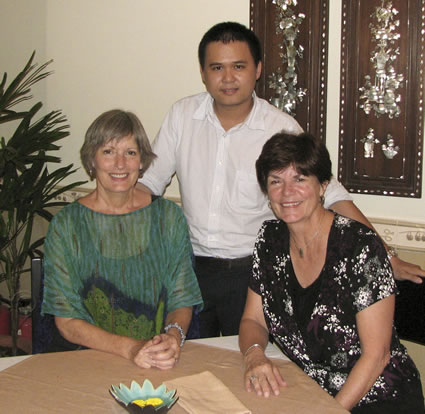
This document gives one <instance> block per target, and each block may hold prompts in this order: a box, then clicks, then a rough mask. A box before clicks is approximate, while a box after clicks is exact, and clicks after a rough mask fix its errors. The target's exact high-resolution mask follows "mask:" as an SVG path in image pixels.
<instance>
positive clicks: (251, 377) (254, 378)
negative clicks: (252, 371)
mask: <svg viewBox="0 0 425 414" xmlns="http://www.w3.org/2000/svg"><path fill="white" fill-rule="evenodd" d="M256 379H258V377H257V376H256V375H251V376H250V377H249V380H250V381H251V382H253V381H254V380H256Z"/></svg>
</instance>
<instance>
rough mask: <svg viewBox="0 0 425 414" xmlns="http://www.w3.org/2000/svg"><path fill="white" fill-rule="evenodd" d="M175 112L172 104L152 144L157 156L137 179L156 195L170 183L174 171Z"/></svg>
mask: <svg viewBox="0 0 425 414" xmlns="http://www.w3.org/2000/svg"><path fill="white" fill-rule="evenodd" d="M176 112H177V108H176V105H173V107H172V108H171V109H170V111H169V112H168V114H167V116H166V117H165V120H164V122H163V123H162V126H161V129H160V130H159V132H158V134H157V136H156V137H155V140H154V142H153V144H152V150H153V152H154V153H155V154H156V156H157V158H155V159H154V160H153V162H152V164H151V165H150V167H149V168H148V170H147V171H146V172H145V173H144V175H143V177H142V178H141V179H140V180H139V182H141V183H142V184H144V185H146V186H147V187H148V188H150V189H151V190H152V192H153V193H154V194H156V195H162V194H163V193H164V191H165V187H166V186H167V185H168V184H169V183H170V181H171V178H172V176H173V174H174V173H175V172H176V145H177V140H178V132H177V119H176V117H177V114H176ZM177 118H178V117H177Z"/></svg>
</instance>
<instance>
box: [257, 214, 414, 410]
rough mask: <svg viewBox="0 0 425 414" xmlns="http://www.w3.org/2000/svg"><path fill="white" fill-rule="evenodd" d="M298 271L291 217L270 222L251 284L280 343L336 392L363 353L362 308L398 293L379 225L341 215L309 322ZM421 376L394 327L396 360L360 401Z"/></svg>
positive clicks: (385, 395)
mask: <svg viewBox="0 0 425 414" xmlns="http://www.w3.org/2000/svg"><path fill="white" fill-rule="evenodd" d="M294 278H295V280H296V276H295V273H294V269H293V266H292V262H291V257H290V254H289V231H288V228H287V226H286V224H285V223H284V222H283V221H281V220H269V221H266V222H264V223H263V226H262V227H261V229H260V231H259V233H258V236H257V240H256V245H255V249H254V264H253V274H252V277H251V281H250V288H251V289H252V290H253V291H254V292H256V293H258V294H259V295H260V296H261V297H262V304H263V310H264V316H265V320H266V323H267V326H268V329H269V332H270V334H271V336H272V337H273V339H274V341H275V342H276V344H277V345H278V346H279V347H280V349H281V350H282V351H283V352H284V353H285V354H286V355H287V356H288V357H289V358H290V359H291V360H292V361H294V362H295V363H296V364H297V365H298V366H299V367H301V368H302V369H303V370H304V371H305V372H306V373H307V374H308V375H309V376H310V377H311V378H313V379H314V380H315V381H316V382H317V383H318V384H319V385H320V386H321V387H322V388H323V389H325V390H326V391H327V392H328V393H329V394H331V395H332V396H335V395H336V394H337V393H338V391H339V390H340V389H341V387H342V386H343V385H344V383H345V381H346V379H347V377H348V375H349V373H350V371H351V369H352V368H353V366H354V365H355V364H356V362H357V360H358V359H359V358H360V355H361V348H360V339H359V335H358V332H357V328H356V314H357V312H360V311H361V310H363V309H365V308H367V307H368V306H371V305H372V304H374V303H376V302H377V301H379V300H381V299H384V298H386V297H388V296H390V295H392V294H395V292H396V286H395V282H394V278H393V274H392V268H391V264H390V262H389V260H388V258H387V254H386V251H385V249H384V247H383V245H382V243H381V241H380V239H379V237H378V236H377V235H376V233H375V232H374V231H372V230H371V229H369V228H368V227H366V226H364V225H363V224H361V223H358V222H356V221H353V220H351V219H348V218H346V217H343V216H340V215H338V214H335V216H334V220H333V224H332V227H331V231H330V234H329V239H328V246H327V253H326V260H325V264H324V267H323V269H322V271H321V274H320V275H319V281H318V282H317V283H318V284H319V287H318V288H317V295H315V296H314V297H313V301H312V305H311V307H310V309H311V310H312V312H311V316H310V317H308V315H307V318H306V319H305V323H304V324H303V323H302V321H300V320H299V318H296V316H295V314H296V312H294V304H295V302H296V301H295V298H294V297H293V291H294V290H293V289H292V288H291V285H293V283H294V282H293V280H294ZM315 283H316V282H315ZM307 289H308V288H307ZM309 314H310V313H309ZM418 383H419V384H420V379H419V373H418V371H417V369H416V367H415V365H414V363H413V361H412V360H411V358H410V357H409V356H408V354H407V351H406V349H405V347H404V346H403V345H401V344H400V341H399V339H398V337H397V333H396V331H395V329H394V328H393V333H392V341H391V357H390V362H389V363H388V365H387V366H386V367H385V369H384V371H383V373H382V374H381V375H380V376H379V377H378V378H377V380H376V382H375V384H374V385H373V386H372V388H371V389H370V390H369V392H368V393H367V394H366V395H365V396H364V397H363V398H362V399H361V400H360V402H359V405H363V404H368V403H372V402H377V401H382V400H392V399H396V398H397V396H398V395H402V394H400V393H406V392H408V390H409V389H410V390H411V389H412V385H414V386H415V387H414V388H415V389H416V388H417V385H418Z"/></svg>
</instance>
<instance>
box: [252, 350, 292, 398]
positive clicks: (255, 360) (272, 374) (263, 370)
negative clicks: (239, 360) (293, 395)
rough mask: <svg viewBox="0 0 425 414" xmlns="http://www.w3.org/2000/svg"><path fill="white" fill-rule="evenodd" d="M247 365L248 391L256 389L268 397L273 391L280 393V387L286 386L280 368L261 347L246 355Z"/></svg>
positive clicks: (276, 393)
mask: <svg viewBox="0 0 425 414" xmlns="http://www.w3.org/2000/svg"><path fill="white" fill-rule="evenodd" d="M245 365H246V369H245V388H246V390H247V391H248V392H251V391H255V392H256V393H257V395H258V396H264V397H266V398H268V397H269V396H270V394H271V392H273V394H274V395H279V393H280V391H279V388H280V387H285V386H286V382H285V381H284V379H283V378H282V376H281V375H280V372H279V370H278V368H277V367H276V366H274V365H273V363H272V362H271V361H270V360H269V359H268V358H267V357H266V356H265V355H264V352H263V351H262V350H261V349H254V350H252V351H251V352H249V354H248V355H247V356H246V357H245Z"/></svg>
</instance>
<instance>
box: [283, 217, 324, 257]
mask: <svg viewBox="0 0 425 414" xmlns="http://www.w3.org/2000/svg"><path fill="white" fill-rule="evenodd" d="M325 214H326V212H325V211H324V212H323V214H322V217H321V218H320V221H319V225H318V228H317V231H316V233H314V234H313V236H312V237H311V239H310V240H309V241H308V242H307V243H306V244H305V247H304V249H306V248H307V247H308V246H310V244H311V242H312V241H313V240H314V239H315V238H316V237H317V236H318V234H319V231H320V228H321V226H322V220H323V217H324V216H325ZM290 239H291V240H292V241H293V242H294V244H295V247H296V248H297V250H298V254H299V255H300V258H301V259H304V249H303V248H302V247H299V246H298V244H297V242H296V241H295V238H294V237H293V236H292V234H291V236H290Z"/></svg>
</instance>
